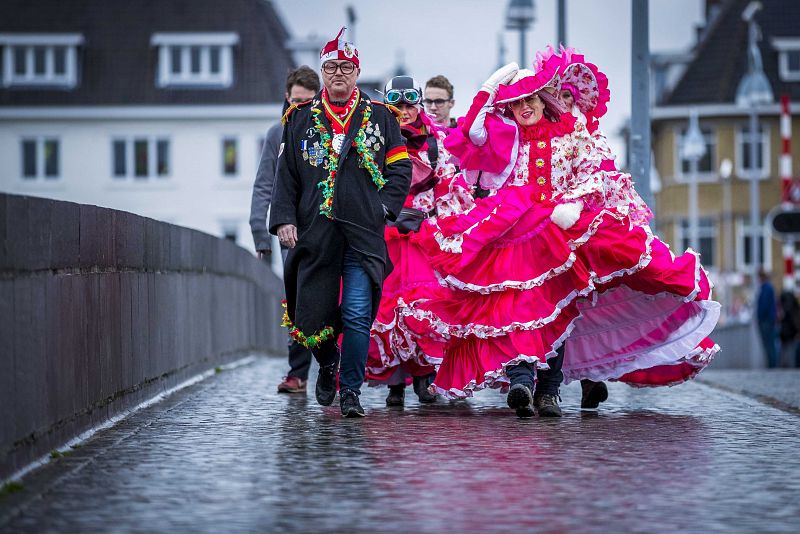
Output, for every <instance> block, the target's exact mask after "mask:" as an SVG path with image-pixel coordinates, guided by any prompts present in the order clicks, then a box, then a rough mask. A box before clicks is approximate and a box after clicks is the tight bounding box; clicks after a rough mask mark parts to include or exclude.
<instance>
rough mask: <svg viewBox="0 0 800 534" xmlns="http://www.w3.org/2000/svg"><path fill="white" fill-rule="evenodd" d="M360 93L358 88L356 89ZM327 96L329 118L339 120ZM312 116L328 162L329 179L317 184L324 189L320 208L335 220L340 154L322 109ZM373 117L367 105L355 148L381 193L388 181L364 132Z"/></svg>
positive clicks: (363, 165)
mask: <svg viewBox="0 0 800 534" xmlns="http://www.w3.org/2000/svg"><path fill="white" fill-rule="evenodd" d="M356 91H358V88H356ZM325 96H326V95H325V94H324V93H323V98H322V105H323V106H325V107H326V109H327V111H328V115H329V117H332V120H339V117H338V115H337V114H336V113H334V112H333V110H331V109H330V106H329V104H328V102H327V99H326V98H325ZM359 97H360V95H358V94H357V95H356V104H357V103H358V99H359ZM355 108H356V106H355V105H353V108H352V110H351V111H350V113H349V114H348V116H347V117H346V118H345V120H344V122H342V121H340V124H341V125H342V127H343V128H342V129H343V130H344V126H345V125H346V124H347V122H348V121H349V120H350V116H351V115H352V113H353V111H355ZM311 114H312V116H313V118H314V128H315V129H316V130H317V131H318V132H319V136H320V140H321V141H322V149H323V150H325V152H326V153H327V158H328V161H327V163H326V167H325V168H326V169H328V177H327V178H325V179H324V180H322V181H321V182H319V183H318V184H317V187H319V188H320V189H322V199H323V200H322V204H320V206H319V212H320V213H321V214H322V215H324V216H325V217H327V218H329V219H333V190H334V187H335V185H336V173H337V172H338V170H339V154H337V153H336V151H334V150H333V143H332V139H331V134H330V132H329V131H328V129H327V128H326V127H325V125H324V124H322V121H321V120H320V115H321V114H322V109H320V108H319V107H316V106H315V107H313V108H311ZM371 116H372V107H371V106H370V105H369V104H367V107H366V108H364V118H363V119H361V125H360V126H359V128H358V132H357V133H356V137H355V139H354V140H353V146H354V147H355V149H356V152H358V155H359V158H360V159H359V165H360V166H361V167H363V168H365V169H367V171H368V172H369V174H370V176H371V177H372V183H374V184H375V187H377V188H378V190H379V191H380V190H381V189H383V186H384V185H386V179H385V178H384V177H383V174H381V170H380V169H379V168H378V165H377V164H376V163H375V158H373V157H372V153H371V152H370V150H369V148H367V145H366V140H367V134H366V133H365V132H364V130H365V129H366V127H367V124H368V123H369V118H370V117H371Z"/></svg>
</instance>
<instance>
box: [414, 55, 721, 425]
mask: <svg viewBox="0 0 800 534" xmlns="http://www.w3.org/2000/svg"><path fill="white" fill-rule="evenodd" d="M560 68H561V66H560V61H559V60H553V61H548V62H547V64H546V65H544V66H543V68H542V69H541V70H540V71H539V72H537V73H535V74H534V73H533V72H531V71H528V70H519V69H518V67H517V66H516V64H511V65H507V66H505V67H503V68H501V69H500V70H498V71H497V72H496V73H494V74H493V75H492V76H491V77H490V78H489V79H488V80H487V82H486V83H485V84H484V86H483V87H482V90H481V91H480V92H479V93H478V94H477V95H476V96H475V98H474V100H473V103H472V106H471V108H470V110H469V113H468V114H467V116H466V118H465V119H464V120H462V121H461V127H460V129H459V130H456V131H454V132H453V133H451V135H450V136H448V138H447V140H446V141H445V145H446V147H447V148H448V149H449V150H450V151H451V153H452V154H453V155H455V156H456V157H457V158H458V160H459V163H460V166H461V169H462V170H463V171H464V173H465V176H466V178H467V180H468V181H474V180H478V181H479V182H480V185H481V187H482V188H483V189H486V190H488V191H489V195H488V196H487V197H486V198H482V199H478V200H476V201H475V204H474V206H472V207H471V208H469V209H467V210H465V211H464V212H463V213H461V214H457V215H453V216H448V217H444V216H441V215H440V217H439V218H438V220H437V231H436V232H433V233H429V234H427V235H423V236H420V237H419V238H418V242H419V243H420V245H421V246H422V247H423V250H424V251H425V253H426V255H427V257H428V259H429V262H430V264H431V265H432V266H433V268H434V269H435V271H436V272H437V276H438V277H439V278H440V279H441V281H442V283H443V284H445V285H447V286H448V288H449V292H448V294H447V296H446V298H438V299H435V300H434V299H430V300H427V301H421V302H418V303H415V305H414V306H412V309H411V310H410V313H409V315H410V316H412V317H413V318H414V319H415V320H416V321H418V322H419V323H420V324H426V325H427V327H428V328H431V329H433V330H435V331H436V332H438V333H439V334H440V335H442V336H447V337H448V341H447V345H446V348H445V351H444V354H443V361H442V364H441V366H440V368H439V371H438V374H437V376H436V380H435V382H434V384H433V385H432V390H433V391H436V392H437V393H440V394H443V395H446V396H448V397H451V398H461V397H466V396H471V395H472V394H473V392H475V391H477V390H480V389H482V388H485V387H501V388H508V391H509V392H508V399H507V400H508V405H509V406H510V407H511V408H513V409H515V410H516V412H517V415H519V416H521V417H530V416H532V415H533V414H534V413H535V411H538V412H539V414H540V415H560V408H559V406H558V384H559V383H560V381H561V376H560V374H561V372H562V371H563V379H564V381H565V382H569V381H570V380H574V379H582V378H587V379H590V380H593V381H595V382H599V381H604V380H620V381H623V382H626V383H629V384H631V385H636V386H657V385H672V384H678V383H680V382H683V381H685V380H687V379H689V378H691V377H693V376H694V375H696V374H697V373H698V372H699V371H700V370H701V369H703V368H704V367H705V366H706V365H708V363H709V362H710V361H711V359H712V358H713V355H714V354H715V353H716V352H717V351H718V350H719V347H718V346H717V345H715V344H714V343H713V341H711V340H710V339H709V338H708V337H707V336H708V335H709V334H710V333H711V331H712V330H713V328H714V326H715V324H716V322H717V319H718V317H719V304H718V303H716V302H713V301H711V300H710V294H711V284H710V282H709V280H708V277H707V276H706V273H705V271H704V270H703V268H702V266H701V265H700V261H699V258H698V256H697V254H695V253H693V252H691V251H687V253H685V254H683V255H682V256H679V257H675V256H674V255H673V254H672V253H671V252H670V250H669V248H668V246H667V245H666V244H664V243H663V242H661V241H660V240H659V239H658V238H656V237H655V236H654V235H653V234H652V232H651V231H650V229H649V228H648V227H647V226H646V225H644V224H637V222H636V221H634V220H633V219H632V218H631V212H630V210H629V209H627V208H626V207H625V206H624V205H618V204H615V203H614V202H608V197H607V194H606V193H607V191H606V187H607V184H608V183H609V180H610V178H609V177H608V176H607V172H608V171H605V170H602V169H601V166H602V163H603V158H602V156H601V155H600V154H599V153H598V152H597V150H596V149H595V148H594V143H593V141H592V139H591V136H590V133H589V131H588V130H587V127H586V125H584V124H583V123H582V122H580V121H577V120H576V118H575V117H574V116H573V115H571V114H569V113H564V111H565V110H564V108H563V105H562V104H561V103H560V102H559V100H558V99H557V96H556V94H557V89H558V80H559V79H558V74H559V69H560ZM560 354H562V355H563V369H562V370H559V369H550V367H551V365H550V363H549V361H552V360H556V359H557V358H558V356H559V355H560ZM536 370H539V371H540V376H539V384H537V386H536V389H535V394H534V372H535V371H536ZM548 372H550V373H551V374H553V375H554V376H550V377H547V380H544V381H543V380H542V374H544V375H545V376H546V375H547V373H548ZM509 385H510V388H509Z"/></svg>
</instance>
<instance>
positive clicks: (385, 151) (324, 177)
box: [269, 28, 411, 417]
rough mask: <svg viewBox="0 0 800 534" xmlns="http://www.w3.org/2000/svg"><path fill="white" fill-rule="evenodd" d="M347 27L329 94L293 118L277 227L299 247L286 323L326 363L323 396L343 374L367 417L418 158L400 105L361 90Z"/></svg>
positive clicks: (288, 268)
mask: <svg viewBox="0 0 800 534" xmlns="http://www.w3.org/2000/svg"><path fill="white" fill-rule="evenodd" d="M344 30H345V28H342V30H341V31H340V32H339V34H338V35H337V36H336V38H335V39H333V40H331V41H330V42H328V43H327V44H326V45H325V47H324V48H323V49H322V51H321V52H320V59H321V61H322V69H321V71H322V82H323V85H324V87H323V89H322V91H320V92H319V93H318V94H317V95H316V96H315V97H314V98H313V99H311V100H310V101H309V102H306V103H304V104H300V105H295V106H292V107H291V108H290V109H289V111H287V113H286V115H285V116H284V121H285V123H286V126H285V128H284V132H283V139H282V145H281V156H280V161H279V163H278V174H277V178H276V183H275V191H274V200H273V205H272V213H271V217H270V224H269V229H270V232H272V233H273V234H276V235H277V236H278V238H279V239H280V241H281V244H283V245H284V246H286V247H289V248H290V249H291V250H290V252H289V255H288V256H287V258H286V263H285V266H284V284H285V286H286V314H285V316H284V325H286V326H287V327H289V329H290V335H291V336H292V338H293V339H294V340H295V341H297V342H298V343H301V344H303V345H305V346H306V347H308V348H310V349H311V350H312V352H313V353H314V356H315V358H316V359H317V361H318V362H319V364H320V371H319V376H318V378H317V386H316V397H317V401H318V402H319V403H320V404H322V405H323V406H328V405H330V404H332V403H333V400H334V397H335V396H336V373H337V371H339V372H340V374H339V385H340V391H339V401H340V406H341V411H342V415H343V416H345V417H360V416H363V415H364V410H363V408H362V407H361V404H360V402H359V399H358V397H359V394H360V392H361V389H360V388H361V385H362V383H363V381H364V374H365V367H366V361H367V352H368V350H369V339H370V337H369V335H370V327H371V325H372V322H373V320H374V319H375V314H376V313H377V310H378V303H379V301H380V295H381V288H382V285H383V280H384V278H385V277H386V275H388V273H389V272H391V269H392V266H391V262H390V261H389V256H388V254H387V251H386V242H385V240H384V237H383V231H384V224H385V221H386V220H387V219H388V220H394V219H395V218H396V217H397V214H399V213H400V210H401V208H402V207H403V202H404V201H405V198H406V195H407V194H408V188H409V184H410V181H411V162H410V160H409V159H408V153H407V152H406V147H405V142H404V140H403V137H402V136H401V135H400V127H399V124H398V121H397V118H396V116H395V115H394V114H393V111H392V110H390V109H389V108H387V107H386V106H384V105H383V104H381V103H378V102H372V101H370V99H369V98H368V97H367V96H366V95H364V94H362V93H361V91H359V89H358V87H357V86H356V80H357V79H358V75H359V74H360V73H361V68H360V62H359V58H358V50H357V49H356V47H355V46H354V45H353V44H352V43H349V42H347V41H345V40H344V39H343V38H342V35H343V33H344ZM340 288H341V291H340ZM340 295H341V297H340ZM340 333H341V334H342V335H343V337H342V350H341V358H340V355H339V350H338V346H337V343H336V341H337V338H338V336H339V334H340ZM340 360H341V368H340Z"/></svg>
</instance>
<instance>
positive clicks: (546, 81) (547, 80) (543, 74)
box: [494, 58, 561, 104]
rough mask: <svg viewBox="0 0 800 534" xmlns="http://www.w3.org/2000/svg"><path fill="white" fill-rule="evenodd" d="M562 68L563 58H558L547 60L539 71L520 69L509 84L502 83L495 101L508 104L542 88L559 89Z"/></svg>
mask: <svg viewBox="0 0 800 534" xmlns="http://www.w3.org/2000/svg"><path fill="white" fill-rule="evenodd" d="M560 69H561V58H558V59H554V60H553V61H548V62H545V63H544V64H543V68H542V69H540V70H539V71H538V72H533V71H531V70H528V69H522V70H520V71H519V72H518V73H517V75H516V76H514V79H513V80H511V82H510V83H509V84H500V87H498V89H497V97H496V98H495V100H494V103H495V104H508V103H509V102H513V101H515V100H520V99H522V98H526V97H529V96H530V95H532V94H533V93H537V92H539V91H542V90H547V91H551V92H553V91H556V90H558V87H559V72H560Z"/></svg>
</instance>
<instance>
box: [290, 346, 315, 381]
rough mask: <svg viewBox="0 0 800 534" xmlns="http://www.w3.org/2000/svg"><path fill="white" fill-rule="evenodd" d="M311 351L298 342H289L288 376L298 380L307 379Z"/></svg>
mask: <svg viewBox="0 0 800 534" xmlns="http://www.w3.org/2000/svg"><path fill="white" fill-rule="evenodd" d="M311 357H312V355H311V351H310V350H308V349H307V348H305V347H304V346H303V345H301V344H300V343H296V342H294V341H292V342H291V343H290V344H289V376H294V377H297V378H299V379H300V380H308V370H309V369H310V368H311Z"/></svg>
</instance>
